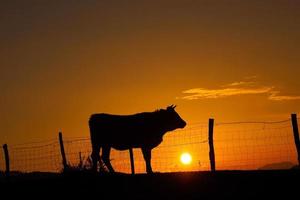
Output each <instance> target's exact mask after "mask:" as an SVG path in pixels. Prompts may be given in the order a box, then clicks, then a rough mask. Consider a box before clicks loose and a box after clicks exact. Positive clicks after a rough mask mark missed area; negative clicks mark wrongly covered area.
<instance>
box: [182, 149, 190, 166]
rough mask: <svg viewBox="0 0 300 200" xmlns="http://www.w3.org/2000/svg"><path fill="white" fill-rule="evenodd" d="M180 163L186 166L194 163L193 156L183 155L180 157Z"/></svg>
mask: <svg viewBox="0 0 300 200" xmlns="http://www.w3.org/2000/svg"><path fill="white" fill-rule="evenodd" d="M180 161H181V163H182V164H184V165H189V164H191V162H192V156H191V154H189V153H187V152H185V153H182V154H181V156H180Z"/></svg>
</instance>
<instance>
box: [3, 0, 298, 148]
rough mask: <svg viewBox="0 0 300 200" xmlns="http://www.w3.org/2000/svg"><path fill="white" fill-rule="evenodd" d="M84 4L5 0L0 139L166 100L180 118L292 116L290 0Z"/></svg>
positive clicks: (84, 132)
mask: <svg viewBox="0 0 300 200" xmlns="http://www.w3.org/2000/svg"><path fill="white" fill-rule="evenodd" d="M79 2H81V3H79ZM88 2H89V3H87V2H86V1H76V2H73V1H57V2H54V1H31V0H28V1H21V0H20V1H1V3H0V24H1V31H0V44H1V45H0V89H1V98H0V113H1V114H0V143H5V142H7V143H22V142H26V141H36V140H38V141H39V140H47V139H52V138H56V137H57V132H58V130H59V129H62V130H63V132H64V134H65V135H66V136H69V137H72V136H88V134H89V132H88V124H87V121H88V118H89V116H90V114H91V113H95V112H109V113H119V114H130V113H136V112H142V111H152V110H155V109H157V108H161V107H165V106H167V105H169V104H177V105H178V108H177V111H178V112H179V113H180V115H181V116H182V118H183V119H185V120H186V121H187V122H188V123H193V122H207V120H208V118H209V117H214V118H215V119H216V120H217V121H247V120H262V121H265V120H267V121H269V120H277V119H280V120H281V119H287V118H289V116H290V113H291V112H299V110H300V100H299V98H300V92H299V86H300V83H299V79H298V76H299V74H300V67H299V63H300V57H299V52H300V38H299V35H300V26H299V24H300V12H299V9H300V3H299V2H298V1H296V0H282V1H277V0H272V1H271V0H270V1H222V0H220V1H211V0H207V1H204V0H203V1H202V0H201V1H174V0H173V1H141V0H140V1H113V2H111V1H88Z"/></svg>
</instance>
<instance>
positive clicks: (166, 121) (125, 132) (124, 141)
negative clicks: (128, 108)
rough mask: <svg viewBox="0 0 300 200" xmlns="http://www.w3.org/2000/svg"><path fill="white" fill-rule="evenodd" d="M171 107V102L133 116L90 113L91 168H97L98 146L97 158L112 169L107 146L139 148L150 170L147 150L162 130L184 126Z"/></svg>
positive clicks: (163, 132) (155, 143)
mask: <svg viewBox="0 0 300 200" xmlns="http://www.w3.org/2000/svg"><path fill="white" fill-rule="evenodd" d="M175 107H176V106H173V105H171V106H168V107H167V108H166V109H160V110H156V111H154V112H143V113H137V114H133V115H112V114H105V113H101V114H93V115H91V117H90V120H89V128H90V134H91V143H92V155H91V157H92V161H93V169H94V170H95V171H97V164H98V161H100V155H99V152H100V149H101V148H102V156H101V159H102V161H103V162H104V164H105V165H106V167H107V168H108V170H109V171H110V172H114V169H113V167H112V165H111V163H110V159H109V155H110V150H111V148H114V149H117V150H126V149H130V148H141V149H142V153H143V157H144V159H145V162H146V171H147V173H152V167H151V150H152V149H153V148H155V147H157V146H158V145H159V144H160V143H161V142H162V141H163V136H164V134H165V133H166V132H168V131H173V130H175V129H177V128H184V127H185V126H186V122H185V121H184V120H183V119H181V117H180V116H179V115H178V113H177V112H176V111H175Z"/></svg>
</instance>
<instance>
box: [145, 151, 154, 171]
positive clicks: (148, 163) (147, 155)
mask: <svg viewBox="0 0 300 200" xmlns="http://www.w3.org/2000/svg"><path fill="white" fill-rule="evenodd" d="M142 152H143V156H144V159H145V162H146V171H147V174H152V173H153V171H152V167H151V149H149V148H142Z"/></svg>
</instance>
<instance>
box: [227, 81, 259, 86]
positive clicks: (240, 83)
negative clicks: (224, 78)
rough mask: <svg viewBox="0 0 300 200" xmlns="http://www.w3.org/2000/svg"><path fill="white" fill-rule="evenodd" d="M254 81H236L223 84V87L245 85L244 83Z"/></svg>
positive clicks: (247, 83) (252, 82)
mask: <svg viewBox="0 0 300 200" xmlns="http://www.w3.org/2000/svg"><path fill="white" fill-rule="evenodd" d="M253 84H255V82H254V81H238V82H233V83H229V84H226V85H224V86H223V87H234V86H245V85H248V86H249V85H253Z"/></svg>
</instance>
